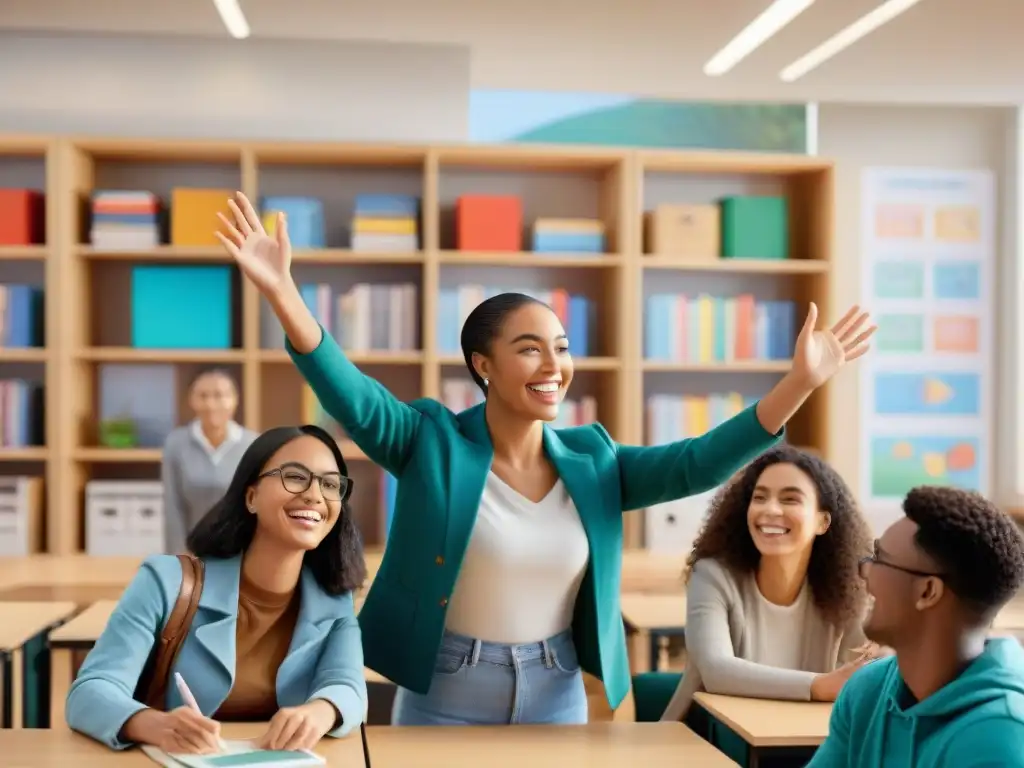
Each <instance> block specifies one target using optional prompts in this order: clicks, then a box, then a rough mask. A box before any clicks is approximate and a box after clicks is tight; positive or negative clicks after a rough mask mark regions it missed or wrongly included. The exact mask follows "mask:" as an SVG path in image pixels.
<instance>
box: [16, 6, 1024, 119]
mask: <svg viewBox="0 0 1024 768" xmlns="http://www.w3.org/2000/svg"><path fill="white" fill-rule="evenodd" d="M879 2H881V0H817V2H816V4H815V5H814V6H812V7H811V9H810V10H808V11H807V12H805V13H804V14H803V15H801V16H800V17H799V18H798V19H797V20H796V21H795V22H794V23H793V24H792V25H791V26H789V27H788V28H786V29H785V30H783V31H782V32H781V33H780V34H779V35H777V36H776V37H775V38H773V39H772V40H770V41H769V42H768V43H767V44H766V45H765V46H764V47H762V48H761V49H760V50H758V51H757V52H755V53H754V54H753V55H752V56H751V57H750V58H748V59H747V60H746V61H744V62H742V63H741V64H740V65H739V66H738V67H737V68H736V69H735V70H734V71H733V72H731V73H729V74H728V75H726V76H724V77H720V78H708V77H705V76H704V75H703V74H702V72H701V68H702V66H703V64H704V62H705V61H706V60H707V58H708V57H709V56H710V55H711V54H713V53H714V52H715V51H716V50H717V49H718V48H719V47H721V46H722V45H723V44H725V43H726V42H727V41H728V40H729V39H730V37H732V35H734V34H735V33H736V32H738V31H739V30H740V29H741V28H742V27H743V26H744V25H745V24H747V23H748V22H749V21H750V20H751V19H753V18H754V17H755V16H756V15H757V14H758V13H759V12H760V11H761V10H763V9H764V8H765V7H766V6H767V5H768V3H769V0H241V5H242V8H243V10H244V11H245V14H246V16H247V18H248V20H249V23H250V26H251V28H252V33H253V36H254V37H257V36H259V37H286V38H306V39H313V38H317V39H338V40H340V39H349V40H353V39H363V40H383V41H390V42H430V43H448V44H461V45H468V46H470V47H471V48H472V55H473V81H474V85H475V86H476V87H491V88H537V89H558V90H581V91H603V92H610V93H632V94H635V95H650V96H666V97H680V98H705V99H707V98H712V99H765V100H769V99H770V100H794V101H797V100H818V101H862V102H863V101H871V102H894V101H898V102H914V103H975V104H995V105H999V104H1017V103H1024V46H1022V45H1021V33H1020V30H1021V29H1024V0H923V2H921V3H920V4H919V5H918V6H916V7H914V8H913V9H911V10H910V11H908V12H907V13H905V14H904V15H902V16H900V17H899V18H897V19H896V20H895V21H893V22H891V23H890V24H888V25H886V26H884V27H883V28H881V29H880V30H878V31H877V32H875V33H874V34H872V35H870V36H869V37H867V38H865V39H863V40H861V41H860V42H858V43H856V44H855V45H854V46H853V47H852V48H850V49H848V50H847V51H845V52H843V53H841V54H840V55H839V56H838V57H836V58H835V59H833V60H832V61H830V62H828V63H826V64H825V65H824V66H822V67H821V68H820V69H819V70H816V71H814V72H812V73H811V74H809V75H808V76H806V77H805V78H804V79H802V80H800V81H798V82H796V83H792V84H785V83H782V82H780V81H779V79H778V72H779V70H780V69H781V68H782V67H783V66H785V65H786V64H788V63H790V62H791V61H793V60H794V59H796V58H798V57H799V56H800V55H802V54H804V53H806V52H807V51H808V50H810V49H811V48H813V47H814V46H816V45H817V44H818V43H820V42H822V41H823V40H824V39H826V38H827V37H829V36H830V35H831V34H833V33H834V32H836V31H838V30H839V29H840V28H841V27H843V26H844V25H845V24H848V23H849V22H851V21H853V20H854V19H855V18H857V17H858V16H860V15H861V14H863V13H865V12H866V11H868V10H870V9H871V8H873V7H874V6H876V5H877V4H878V3H879ZM32 28H35V29H45V30H51V31H56V30H73V31H90V32H124V33H158V34H187V35H214V36H221V37H223V38H224V44H225V45H244V42H237V41H233V40H232V39H231V38H229V37H228V36H227V33H226V32H225V31H224V29H223V26H222V25H221V23H220V20H219V17H218V16H217V13H216V10H215V9H214V6H213V2H212V0H0V29H7V30H11V29H22V30H23V29H32Z"/></svg>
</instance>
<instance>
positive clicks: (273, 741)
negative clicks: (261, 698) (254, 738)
mask: <svg viewBox="0 0 1024 768" xmlns="http://www.w3.org/2000/svg"><path fill="white" fill-rule="evenodd" d="M337 719H338V711H337V710H336V709H335V708H334V705H333V704H331V703H330V702H328V701H325V700H323V699H317V700H316V701H310V702H307V703H305V704H302V705H301V706H298V707H284V708H282V709H279V710H278V711H277V714H276V715H274V716H273V718H271V720H270V726H269V727H268V728H267V732H266V733H265V734H263V737H262V738H261V739H260V740H259V742H258V746H259V747H260V748H261V749H283V750H295V749H313V747H315V746H316V745H317V744H318V743H319V742H320V739H322V738H323V737H324V736H325V735H326V734H327V732H328V731H330V730H332V729H333V728H334V723H335V721H336V720H337Z"/></svg>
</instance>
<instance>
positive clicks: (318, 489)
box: [246, 435, 347, 550]
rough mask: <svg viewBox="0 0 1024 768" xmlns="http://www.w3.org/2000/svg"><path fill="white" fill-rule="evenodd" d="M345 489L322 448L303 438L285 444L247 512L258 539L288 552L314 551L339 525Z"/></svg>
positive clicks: (262, 478)
mask: <svg viewBox="0 0 1024 768" xmlns="http://www.w3.org/2000/svg"><path fill="white" fill-rule="evenodd" d="M313 475H319V476H320V477H321V478H322V479H321V480H320V481H319V482H318V481H317V478H316V477H313ZM346 483H347V480H346V478H344V477H343V476H342V475H341V473H340V472H339V469H338V463H337V461H336V460H335V458H334V454H333V453H332V452H331V450H330V448H328V447H327V446H326V445H324V443H323V442H321V441H320V440H318V439H317V438H315V437H312V436H309V435H304V436H303V437H297V438H295V439H294V440H292V441H291V442H289V443H286V444H285V445H284V446H282V447H281V448H280V449H279V450H278V451H277V453H275V454H274V455H273V456H272V457H271V458H270V460H269V461H268V462H267V463H266V465H265V466H264V467H263V469H262V471H261V472H260V478H259V480H258V481H257V482H256V483H255V484H254V485H252V486H251V487H250V488H249V490H248V492H247V493H246V506H247V507H248V509H249V511H250V512H251V513H253V514H255V515H256V516H257V520H258V522H257V527H256V535H257V536H267V537H270V538H271V539H272V540H274V541H275V542H276V543H277V544H278V545H279V546H282V547H283V548H285V549H291V550H312V549H316V548H317V546H319V544H320V542H321V541H323V539H324V537H325V536H326V535H327V534H328V532H330V530H331V529H332V528H333V527H334V526H335V524H336V523H337V522H338V518H339V516H340V514H341V507H342V502H341V499H342V498H344V489H345V484H346Z"/></svg>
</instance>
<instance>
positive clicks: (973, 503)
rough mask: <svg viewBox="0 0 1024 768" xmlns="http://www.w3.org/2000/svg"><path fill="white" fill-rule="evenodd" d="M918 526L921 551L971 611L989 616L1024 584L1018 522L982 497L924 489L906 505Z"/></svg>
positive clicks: (911, 495) (917, 490) (909, 497)
mask: <svg viewBox="0 0 1024 768" xmlns="http://www.w3.org/2000/svg"><path fill="white" fill-rule="evenodd" d="M903 513H904V514H905V515H906V516H907V517H908V518H909V519H910V520H911V521H913V522H914V523H915V524H916V525H917V533H915V534H914V540H915V542H916V544H917V546H918V547H919V548H920V549H921V550H922V551H923V552H924V553H925V554H927V555H928V556H929V557H931V558H932V560H934V561H935V563H936V565H938V567H939V571H940V572H941V573H942V574H943V579H942V580H943V581H944V582H945V583H946V584H947V585H948V586H949V588H950V589H951V590H952V591H953V594H955V595H956V596H957V597H959V598H960V599H961V600H962V601H963V602H964V603H965V604H966V605H967V606H968V607H969V608H970V609H973V610H974V611H975V612H976V613H977V614H979V616H982V617H986V616H989V615H991V614H992V613H994V612H995V611H997V610H998V609H999V608H1001V607H1002V606H1003V605H1005V604H1006V603H1007V602H1008V601H1009V600H1010V598H1012V597H1013V596H1014V594H1015V593H1016V592H1017V590H1018V589H1020V587H1021V584H1022V583H1024V537H1022V536H1021V532H1020V530H1019V529H1018V528H1017V525H1016V523H1015V522H1014V521H1013V520H1012V519H1011V518H1010V516H1009V515H1007V514H1006V513H1005V512H1003V511H1002V510H1001V509H999V507H997V506H996V505H995V504H993V503H992V502H991V501H989V500H988V499H986V498H985V497H984V496H982V495H981V494H979V493H975V492H973V491H966V490H961V489H959V488H948V487H940V486H928V485H924V486H919V487H917V488H914V489H912V490H911V491H910V492H909V493H908V494H907V497H906V498H905V499H904V500H903Z"/></svg>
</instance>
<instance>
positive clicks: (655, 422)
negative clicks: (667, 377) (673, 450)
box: [647, 392, 758, 445]
mask: <svg viewBox="0 0 1024 768" xmlns="http://www.w3.org/2000/svg"><path fill="white" fill-rule="evenodd" d="M757 400H758V398H756V397H749V396H745V395H741V394H740V393H738V392H724V393H715V394H709V395H652V396H651V397H649V398H647V444H648V445H663V444H664V443H671V442H673V441H674V440H682V439H683V438H685V437H699V436H700V435H703V434H704V433H705V432H707V431H708V430H711V429H714V428H715V427H717V426H718V425H719V424H721V423H722V422H724V421H728V420H729V419H731V418H732V417H733V416H735V415H736V414H738V413H740V412H741V411H742V410H744V409H745V408H749V407H750V406H751V405H753V404H754V403H756V402H757Z"/></svg>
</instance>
